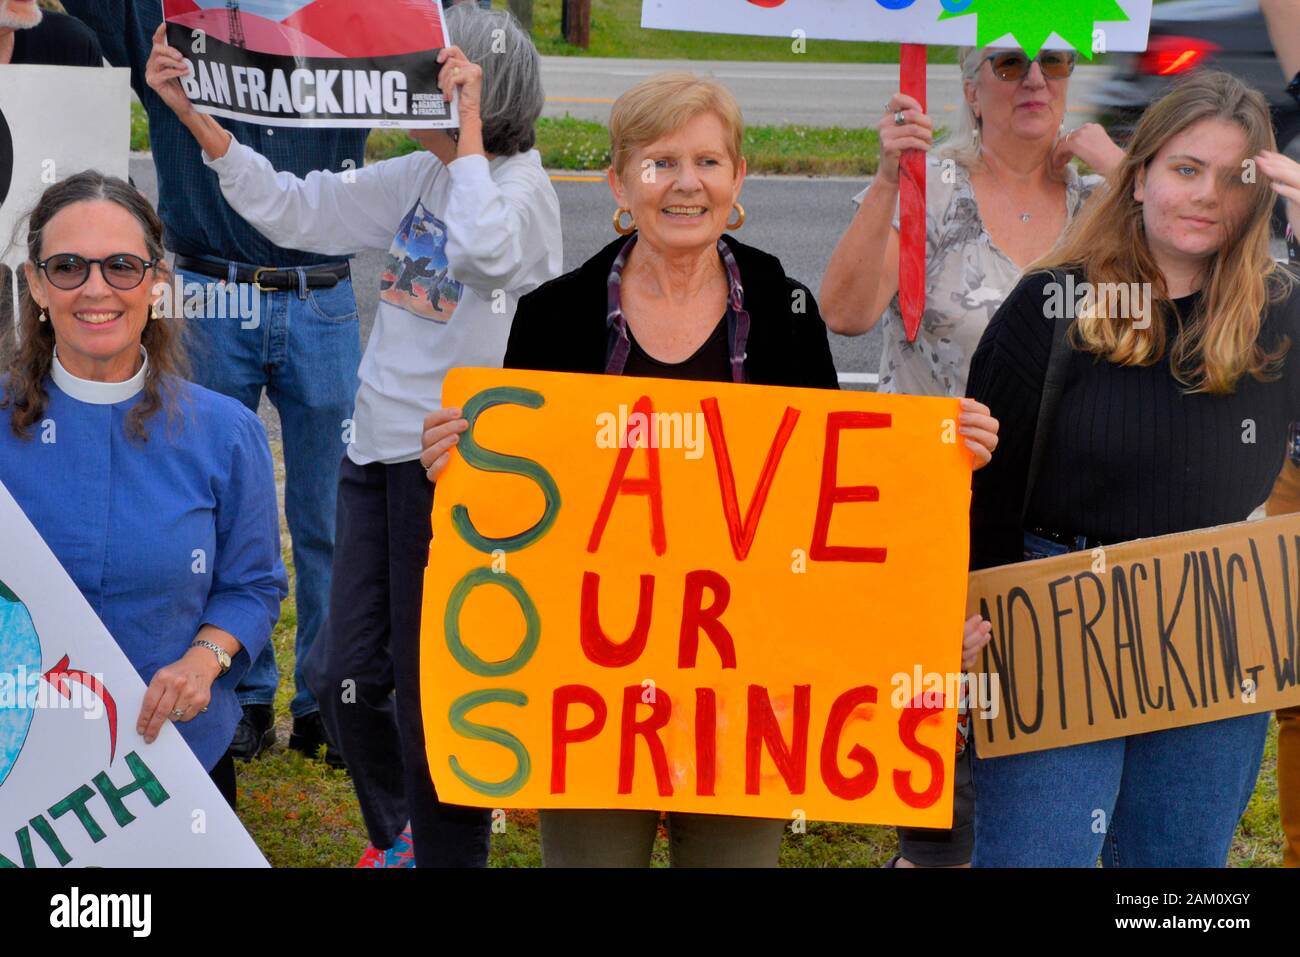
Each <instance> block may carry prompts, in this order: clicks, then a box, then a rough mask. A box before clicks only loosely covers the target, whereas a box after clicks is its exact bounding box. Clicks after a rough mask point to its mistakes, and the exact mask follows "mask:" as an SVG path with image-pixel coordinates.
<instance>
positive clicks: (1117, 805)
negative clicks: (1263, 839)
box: [972, 533, 1269, 867]
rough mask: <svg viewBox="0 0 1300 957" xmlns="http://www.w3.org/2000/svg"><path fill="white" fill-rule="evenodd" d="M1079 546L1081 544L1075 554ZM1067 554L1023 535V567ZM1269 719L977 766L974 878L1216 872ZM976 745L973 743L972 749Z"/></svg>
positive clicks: (1251, 782)
mask: <svg viewBox="0 0 1300 957" xmlns="http://www.w3.org/2000/svg"><path fill="white" fill-rule="evenodd" d="M1082 546H1083V543H1079V547H1082ZM1073 550H1075V549H1071V548H1067V547H1066V546H1064V545H1059V544H1057V543H1055V542H1051V541H1048V540H1046V539H1042V538H1039V537H1038V536H1035V535H1031V534H1029V533H1026V535H1025V558H1026V559H1027V560H1028V559H1033V558H1042V557H1046V556H1048V555H1053V554H1062V553H1064V552H1067V551H1073ZM1268 718H1269V716H1268V714H1267V713H1264V714H1252V715H1246V716H1245V717H1241V718H1227V719H1224V720H1221V721H1208V722H1205V723H1204V724H1195V725H1188V726H1185V727H1181V728H1171V729H1169V730H1167V731H1152V732H1148V733H1146V734H1134V735H1129V736H1128V737H1124V738H1112V739H1111V740H1109V741H1093V742H1089V743H1087V744H1076V745H1072V746H1070V747H1064V748H1050V749H1048V750H1046V751H1035V752H1032V753H1030V754H1016V755H1009V756H1007V757H1001V758H987V759H980V757H979V755H978V747H977V748H976V751H977V753H976V756H975V759H974V765H973V772H974V778H975V856H974V858H973V863H974V865H975V866H976V867H1094V866H1096V863H1097V857H1098V855H1100V856H1101V859H1102V863H1103V864H1104V865H1105V866H1107V867H1222V866H1224V864H1225V863H1226V862H1227V859H1228V850H1229V848H1230V847H1231V845H1232V836H1233V834H1234V833H1235V832H1236V829H1237V822H1238V821H1239V820H1240V819H1241V815H1242V814H1243V813H1244V812H1245V810H1246V805H1247V804H1248V803H1249V802H1250V795H1251V793H1252V792H1253V791H1254V789H1255V778H1256V776H1257V775H1258V774H1259V765H1260V760H1261V759H1262V758H1263V754H1264V737H1265V733H1266V732H1267V730H1268ZM972 743H973V742H972Z"/></svg>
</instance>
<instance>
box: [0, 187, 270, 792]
mask: <svg viewBox="0 0 1300 957" xmlns="http://www.w3.org/2000/svg"><path fill="white" fill-rule="evenodd" d="M27 246H28V260H29V261H28V262H27V263H26V266H25V270H26V275H27V285H26V287H25V288H24V289H23V292H22V298H21V301H20V303H19V309H20V315H19V320H18V332H19V339H18V341H17V343H16V344H15V343H12V342H11V343H8V344H6V347H5V348H4V349H3V350H0V353H2V354H3V355H4V356H5V357H6V361H5V364H4V368H3V371H2V372H0V410H3V411H5V412H7V413H8V415H7V419H8V422H7V423H3V426H7V427H0V483H3V485H4V486H5V488H7V489H8V490H9V493H10V494H11V495H12V496H13V497H14V499H15V501H17V503H18V505H19V507H20V508H22V510H23V511H24V512H25V513H26V515H27V517H28V518H29V519H30V520H31V522H32V524H33V525H34V526H35V527H36V530H37V531H38V532H39V533H40V535H41V537H42V538H43V539H44V540H45V542H46V544H47V545H49V547H50V549H51V551H53V552H54V555H55V557H56V558H57V559H58V560H59V563H60V564H61V565H62V566H63V568H64V570H65V571H66V572H67V573H68V575H69V577H71V578H72V580H73V582H75V583H76V585H77V587H78V589H80V591H81V593H82V595H83V596H85V598H86V601H87V602H89V604H90V607H91V608H92V609H93V610H94V612H95V614H97V615H98V616H99V618H100V620H101V621H103V623H104V626H105V627H106V628H107V629H108V631H109V634H111V635H112V636H113V638H114V639H115V640H116V641H117V643H118V645H119V646H120V647H121V649H122V651H123V653H125V655H126V657H127V659H128V660H129V661H130V662H131V664H132V665H133V666H134V667H135V669H136V671H137V672H139V674H140V677H141V678H142V679H143V680H144V681H145V682H146V683H147V685H148V690H147V691H146V692H145V695H144V700H143V703H142V705H141V707H140V709H139V711H138V712H135V713H133V714H126V713H123V715H122V720H123V721H128V720H134V722H135V728H136V731H137V733H139V734H141V735H142V736H143V737H144V740H145V741H146V742H148V743H151V742H152V741H154V739H156V738H157V736H158V734H159V732H160V731H161V730H162V727H163V724H164V723H165V722H167V721H172V722H175V723H176V727H177V729H178V730H179V731H180V734H181V736H182V737H183V738H184V739H185V741H186V742H187V743H188V744H189V746H190V748H191V750H193V752H194V754H195V756H196V757H197V758H198V759H199V761H200V762H201V763H202V764H203V767H204V768H205V769H206V770H207V771H208V772H209V773H210V774H211V775H212V779H213V781H214V782H215V783H216V785H217V787H218V789H219V790H220V791H221V793H222V795H223V796H224V797H225V798H226V800H227V801H228V802H229V803H230V804H231V806H232V807H233V806H234V803H235V765H234V761H233V760H232V759H231V757H230V755H229V754H228V753H227V751H228V749H229V747H230V742H231V739H232V738H233V737H234V733H235V726H236V725H237V724H238V723H239V718H240V715H241V713H242V712H241V709H240V707H239V702H238V701H237V700H236V697H235V685H236V684H237V682H238V681H239V678H240V676H241V675H242V674H243V673H244V672H245V671H247V670H248V666H249V664H250V663H251V661H252V660H253V658H254V657H256V656H257V654H258V653H259V652H260V651H261V650H262V648H264V647H265V646H266V642H267V641H268V640H269V639H270V637H271V630H272V629H273V628H274V626H275V622H276V620H277V619H278V618H279V615H280V601H281V600H282V599H283V598H284V596H285V595H286V594H287V593H288V582H287V579H286V575H285V569H284V565H283V564H282V563H281V561H280V526H279V522H278V521H277V518H276V503H275V473H274V469H273V467H272V464H271V454H270V449H269V448H268V446H267V441H266V432H265V431H264V430H263V428H262V424H261V422H259V421H258V419H257V416H255V415H254V414H253V413H251V412H249V411H248V410H247V409H245V408H244V407H243V406H242V405H241V404H240V403H238V402H236V401H235V400H233V399H229V398H226V397H225V396H223V395H218V394H217V393H215V392H209V391H208V390H206V389H203V388H200V387H199V386H196V385H193V384H191V383H189V382H187V381H185V362H184V356H185V353H184V349H183V346H182V343H181V339H182V336H181V332H182V327H181V326H179V325H178V322H179V319H178V318H164V317H162V316H160V315H159V314H158V309H157V303H156V300H157V299H158V298H159V291H158V287H159V284H160V283H161V284H163V286H164V288H165V283H166V280H167V266H166V264H165V263H164V262H163V245H162V223H161V222H160V221H159V219H158V217H157V215H156V214H155V213H154V211H153V209H152V208H151V207H150V205H149V202H148V200H146V199H145V198H144V197H143V196H141V195H140V193H139V192H137V191H136V189H135V188H134V187H132V186H130V185H128V184H127V183H125V182H123V181H122V180H120V179H115V178H112V177H105V176H103V175H101V174H99V173H96V172H93V171H91V172H85V173H78V174H77V175H75V176H71V177H69V178H67V179H65V180H63V181H62V182H60V183H57V184H56V185H54V186H51V187H50V188H49V189H47V190H46V191H45V193H44V194H43V195H42V196H41V199H40V201H39V202H38V203H37V205H36V208H35V210H33V212H32V214H31V217H30V221H29V228H28V240H27ZM75 664H76V663H75V662H74V665H75ZM91 664H93V663H91ZM86 666H87V665H86V663H82V667H86ZM132 710H133V711H134V709H132Z"/></svg>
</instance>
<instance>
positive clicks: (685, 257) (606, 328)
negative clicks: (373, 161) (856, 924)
mask: <svg viewBox="0 0 1300 957" xmlns="http://www.w3.org/2000/svg"><path fill="white" fill-rule="evenodd" d="M609 128H610V141H611V157H612V160H613V164H612V166H611V167H610V169H609V172H608V177H609V185H610V189H611V191H612V192H613V194H614V198H615V200H616V201H617V202H618V209H617V211H616V212H615V214H614V226H615V229H616V230H617V232H618V233H619V236H618V237H617V238H615V239H614V240H613V241H612V242H611V243H609V244H608V245H607V246H606V247H605V248H604V249H602V250H601V251H600V252H598V253H597V254H596V255H595V256H593V257H592V258H591V259H589V260H588V261H587V262H586V263H584V264H583V265H582V266H580V267H578V269H576V270H574V271H573V272H570V273H568V274H567V275H565V276H562V277H560V278H559V279H556V280H554V281H553V282H550V283H547V284H546V285H545V286H543V287H542V288H541V289H538V290H537V291H536V292H533V293H530V294H529V295H527V296H525V297H524V298H523V300H521V301H520V303H519V309H518V312H517V313H516V315H515V321H514V325H513V327H512V328H511V330H510V345H509V347H508V349H507V350H506V359H505V365H506V367H507V368H514V369H535V370H543V371H551V372H577V373H604V374H606V375H630V376H651V377H655V378H665V379H690V380H700V381H710V382H748V383H755V384H759V385H775V386H795V387H804V388H822V389H836V388H838V387H839V383H838V377H837V375H836V372H835V365H834V363H833V361H832V359H831V352H830V346H829V344H828V342H827V338H826V327H825V325H824V324H823V322H822V319H821V315H820V314H819V312H818V309H817V304H816V300H815V299H814V297H813V295H812V293H811V292H810V291H809V290H808V289H807V288H806V287H805V286H803V285H802V284H800V283H799V282H798V281H796V280H795V279H792V278H790V277H788V276H787V275H786V273H785V270H784V269H783V268H782V266H781V263H780V261H779V260H778V259H777V258H776V257H774V256H772V255H771V254H769V253H766V252H763V251H762V250H759V249H756V248H754V247H752V246H748V245H745V244H744V243H741V242H739V241H738V240H736V239H735V238H734V237H732V236H729V235H725V231H726V230H728V229H730V230H732V231H736V230H739V229H740V228H741V227H742V226H744V224H745V210H744V208H743V207H742V206H741V205H740V203H739V198H740V191H741V187H742V186H743V184H744V179H745V165H746V164H745V159H744V157H743V156H742V154H741V144H742V141H743V138H744V119H743V117H742V116H741V112H740V107H739V105H738V104H737V103H736V100H735V98H734V97H733V96H732V95H731V93H730V92H729V91H728V90H727V89H726V88H725V87H723V86H722V85H721V84H719V83H717V82H715V81H713V80H706V79H700V78H698V77H696V76H694V75H693V74H690V73H665V74H660V75H658V76H654V77H651V78H649V79H647V80H645V81H644V82H642V83H640V84H638V85H637V86H636V87H634V88H633V89H631V90H629V91H628V92H626V93H624V94H623V95H622V96H621V97H619V99H618V101H617V102H616V103H615V104H614V107H613V110H612V112H611V114H610V124H609ZM651 166H653V168H654V169H655V171H656V175H655V176H654V177H653V178H652V179H651V180H650V181H647V180H646V178H645V177H643V176H642V175H641V170H643V169H647V168H650V167H651ZM625 220H626V221H625ZM797 292H801V293H802V294H803V295H802V296H801V297H797V298H798V300H799V302H801V303H805V304H806V308H804V309H799V308H797V307H796V306H795V305H794V302H795V299H796V296H795V295H794V294H795V293H797ZM556 316H564V317H565V319H564V327H563V334H562V335H557V334H556V326H555V317H556ZM962 403H963V411H962V413H961V431H962V434H963V435H964V436H965V437H966V439H965V441H966V444H967V445H968V446H970V447H971V449H972V451H973V452H974V454H975V459H976V467H978V466H979V465H980V464H983V463H984V462H987V461H988V459H989V456H990V454H991V452H992V449H993V447H994V445H995V444H996V432H997V423H996V422H995V421H994V420H993V419H991V418H990V417H989V416H988V415H987V412H988V410H987V409H985V408H984V407H983V406H981V405H979V404H978V403H972V402H970V401H969V400H965V399H963V400H962ZM466 427H467V423H466V421H465V419H464V418H463V417H462V416H461V410H459V409H440V410H438V411H436V412H433V413H431V414H430V415H429V416H428V417H427V418H426V420H425V429H426V431H425V434H424V454H423V457H422V458H421V462H422V464H424V465H425V466H426V467H428V470H429V476H430V478H431V479H434V478H436V476H437V475H438V474H439V473H440V472H441V470H442V469H443V468H444V467H445V466H446V463H447V460H448V457H449V455H450V450H451V449H452V447H454V446H455V444H456V442H457V441H458V436H459V435H460V434H461V433H462V432H463V431H464V430H465V428H466ZM976 623H978V619H976V620H974V622H973V623H968V627H967V628H966V630H965V634H964V636H963V642H964V644H963V650H964V657H966V658H968V659H969V660H970V662H971V663H972V664H973V663H974V656H975V654H976V653H977V652H978V650H979V649H980V648H981V647H983V644H984V642H985V641H986V640H987V633H985V632H979V631H976V630H975V628H974V624H976ZM540 821H541V840H542V862H543V864H544V866H547V867H570V866H573V867H593V866H618V867H644V866H647V865H648V864H649V861H650V853H651V849H652V847H653V845H654V841H655V834H656V831H657V828H658V824H659V812H657V811H621V810H588V811H574V810H544V811H542V812H541V814H540ZM784 829H785V822H784V821H779V820H764V819H756V818H746V817H732V816H724V815H710V814H690V813H680V812H675V811H674V812H672V813H670V814H669V815H668V830H669V838H670V850H671V855H672V861H673V864H674V865H675V866H685V867H693V866H695V867H699V866H703V867H709V866H712V867H753V866H759V867H774V866H776V864H777V859H778V853H779V851H780V847H781V835H782V833H783V832H784Z"/></svg>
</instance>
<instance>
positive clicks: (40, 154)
mask: <svg viewBox="0 0 1300 957" xmlns="http://www.w3.org/2000/svg"><path fill="white" fill-rule="evenodd" d="M51 104H58V106H57V108H56V109H52V107H51ZM130 149H131V71H130V70H126V69H108V68H100V67H87V66H25V65H24V66H14V65H12V64H10V65H7V66H0V262H3V263H4V264H5V265H6V266H16V265H18V264H19V263H21V262H22V261H23V260H25V259H26V258H27V230H26V228H22V229H21V230H20V229H18V227H19V224H20V222H21V221H22V220H23V219H24V218H25V217H26V216H27V214H28V213H30V212H31V210H32V207H33V206H35V205H36V201H37V200H38V199H40V197H41V193H43V192H45V190H46V189H48V188H49V187H50V186H52V185H53V184H54V183H57V182H59V181H60V180H64V179H67V178H68V177H69V176H71V175H72V174H73V173H80V172H81V171H83V170H87V169H97V170H99V171H100V172H101V173H105V174H108V175H111V176H119V177H121V178H122V179H126V177H127V172H128V169H127V164H128V161H129V160H130ZM11 240H12V244H11ZM0 295H4V296H8V295H10V291H9V290H7V289H5V290H0Z"/></svg>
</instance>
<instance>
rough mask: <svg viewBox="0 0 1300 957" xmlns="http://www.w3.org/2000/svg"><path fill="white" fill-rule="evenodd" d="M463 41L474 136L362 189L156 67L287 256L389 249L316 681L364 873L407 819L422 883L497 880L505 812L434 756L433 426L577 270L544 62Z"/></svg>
mask: <svg viewBox="0 0 1300 957" xmlns="http://www.w3.org/2000/svg"><path fill="white" fill-rule="evenodd" d="M447 25H448V27H449V29H450V30H451V31H452V33H451V35H452V36H453V37H456V38H457V39H458V40H459V41H460V43H461V44H462V46H461V47H454V46H453V47H448V48H446V49H445V50H443V51H442V52H441V53H439V54H438V58H439V62H440V63H441V65H442V66H441V72H440V74H439V84H440V86H441V87H442V90H443V92H444V93H445V94H446V95H447V96H451V95H452V94H453V93H458V95H459V106H460V123H461V125H460V130H459V133H458V135H457V136H455V137H453V136H452V135H450V134H449V133H448V132H447V131H445V130H426V131H416V132H414V133H413V135H414V137H415V138H416V140H417V141H418V142H419V143H420V144H421V145H422V146H424V147H425V149H424V150H421V151H419V152H416V153H412V154H410V155H407V156H403V157H399V158H396V159H391V160H387V161H384V162H381V163H376V164H374V165H373V166H370V167H367V168H366V169H364V170H358V171H356V172H355V173H352V174H347V175H345V174H340V173H336V172H330V171H321V172H314V173H311V174H310V175H308V176H307V177H306V178H305V179H300V178H298V177H297V176H295V175H293V174H292V173H289V172H278V173H277V172H276V170H275V168H274V167H273V166H272V165H271V163H270V162H268V161H267V159H266V158H264V157H262V156H260V155H259V154H258V153H256V152H255V151H253V150H252V149H250V148H248V147H246V146H242V145H240V144H239V143H236V142H235V141H234V140H233V138H232V137H230V135H229V134H227V133H226V132H225V131H224V130H223V129H222V128H221V127H220V126H219V125H217V123H216V122H214V121H213V120H212V119H211V118H210V117H208V116H205V115H204V114H201V113H198V112H197V111H195V110H194V109H193V108H192V107H191V106H190V103H189V100H187V99H186V97H185V94H184V91H183V90H182V89H181V88H180V85H179V80H178V78H179V77H181V76H183V75H185V73H186V71H187V68H186V66H185V63H184V60H183V58H182V57H181V56H180V54H179V52H178V51H176V50H174V49H172V48H171V47H169V46H167V45H166V43H165V41H164V38H162V37H161V36H160V37H159V38H158V44H157V45H156V46H155V47H154V53H153V57H152V59H151V60H150V68H149V82H150V84H151V85H152V86H153V87H154V89H156V90H157V91H158V93H159V95H160V96H161V97H162V98H163V100H164V101H165V102H166V103H167V104H168V105H169V106H170V107H171V108H173V109H175V110H176V111H177V113H178V115H179V117H180V119H181V122H182V123H183V124H184V125H185V126H186V127H187V128H188V129H189V130H190V131H192V132H193V134H194V136H195V137H196V138H197V140H198V142H199V144H200V145H201V146H202V148H203V151H204V153H205V154H206V158H205V162H207V163H208V164H209V165H210V166H211V167H212V169H213V170H214V171H215V172H216V173H217V175H218V177H219V179H220V184H221V189H222V191H223V192H224V193H225V196H226V198H227V199H228V200H229V201H230V203H231V204H232V205H233V206H234V208H235V209H236V210H237V211H238V212H239V213H240V214H241V215H243V216H244V217H245V218H246V219H247V220H248V221H249V222H251V223H253V224H254V225H255V226H256V227H257V228H258V229H259V230H261V231H262V232H263V233H264V234H265V235H266V236H267V237H268V238H269V239H270V240H272V241H273V242H277V243H284V244H293V245H296V246H301V247H302V248H305V249H309V250H314V251H317V252H321V253H326V254H330V255H346V254H348V253H351V252H353V251H355V250H358V249H387V250H389V258H388V264H387V267H386V269H385V272H384V275H383V277H382V278H381V282H380V296H379V310H378V313H377V314H376V317H375V325H374V330H373V331H372V332H371V335H370V340H369V343H368V345H367V347H366V354H365V357H364V359H363V361H362V364H361V388H360V391H359V392H358V393H357V401H356V406H357V411H356V419H355V423H354V428H353V434H352V441H351V442H350V443H349V445H348V448H347V454H346V455H345V456H344V457H343V461H342V464H341V466H340V471H339V484H338V502H339V505H338V509H339V533H338V543H337V547H336V550H335V561H334V584H333V588H332V592H331V599H330V612H329V617H328V619H327V621H326V624H325V627H324V628H323V630H322V634H321V638H320V640H319V641H318V643H317V646H316V647H315V648H313V650H312V654H311V657H310V658H309V660H308V662H307V663H306V672H305V673H306V675H307V680H308V681H309V683H310V684H311V687H312V688H313V689H314V690H315V692H316V695H317V698H318V700H319V701H320V702H321V707H322V714H323V715H324V716H325V720H326V722H327V723H328V726H329V730H330V733H331V735H332V736H333V738H334V740H335V741H336V742H337V743H338V745H339V747H340V749H341V750H342V752H343V757H344V760H345V761H346V762H347V766H348V769H349V771H350V772H351V774H352V780H353V783H354V785H355V786H356V790H357V797H358V799H359V801H360V803H361V809H362V814H363V816H364V818H365V821H366V827H367V831H368V832H369V836H370V841H371V845H372V850H373V853H371V851H368V852H367V855H368V856H367V857H366V858H363V862H362V863H363V864H366V863H374V862H375V861H374V859H375V858H376V857H379V858H381V859H382V863H383V864H385V865H395V866H400V865H401V864H403V863H408V864H409V863H410V853H409V851H408V849H407V848H406V847H405V841H406V839H405V838H404V837H403V836H402V834H403V830H404V828H405V826H406V824H407V822H408V820H409V822H410V835H411V837H410V840H411V841H412V842H413V845H414V857H415V863H416V865H418V866H439V865H441V866H452V865H465V866H482V865H485V864H486V863H487V853H488V842H489V836H490V816H489V811H487V810H483V809H480V808H465V807H455V806H451V805H445V804H441V803H440V802H439V801H438V798H437V794H436V793H435V791H434V788H433V784H432V782H431V780H430V775H429V767H428V760H427V758H426V756H425V749H424V734H423V725H422V723H421V718H420V680H419V667H418V664H419V643H420V612H421V597H422V594H423V586H424V570H425V566H426V565H427V563H428V556H429V542H430V538H431V534H432V529H431V526H430V523H429V513H430V510H431V508H432V502H433V488H432V486H431V485H430V484H429V482H428V481H427V480H426V478H425V470H424V468H423V467H422V466H421V465H420V463H419V458H420V451H421V447H420V420H421V417H422V414H423V412H424V410H425V409H426V408H428V406H429V404H430V403H436V402H437V401H438V396H439V394H440V391H441V388H442V379H443V376H444V375H445V374H446V372H447V370H449V369H451V368H454V367H456V366H500V365H501V359H502V356H503V355H504V353H505V348H506V340H507V336H508V335H509V330H510V320H511V317H512V316H513V315H514V311H515V305H516V303H517V302H518V300H519V297H520V296H522V295H524V294H525V293H527V292H529V291H530V290H533V289H535V288H536V287H537V286H539V285H541V284H542V283H543V282H546V281H547V280H549V279H551V278H553V277H555V276H556V275H558V274H559V273H560V270H561V268H562V266H563V261H564V260H563V255H562V243H563V237H562V235H561V231H560V204H559V199H558V198H557V197H556V195H555V189H554V187H553V186H552V185H551V181H550V178H549V177H548V176H547V173H546V171H545V169H543V168H542V162H541V156H540V154H539V153H538V152H537V151H536V150H535V149H534V148H533V146H534V143H535V140H536V134H535V125H536V122H537V118H538V117H539V116H540V115H541V111H542V106H543V104H544V102H545V97H544V95H543V92H542V85H541V60H540V57H539V56H538V54H537V50H536V48H534V46H533V44H532V41H531V40H530V39H529V38H528V36H527V35H526V34H525V33H524V32H523V31H522V30H521V29H520V28H519V25H518V24H517V23H516V22H515V21H514V19H513V18H512V17H511V16H510V15H509V14H508V13H506V12H504V11H483V10H480V9H478V8H477V7H475V6H473V5H470V4H462V5H459V6H456V7H453V8H452V9H450V10H448V11H447ZM502 48H504V49H502ZM462 51H463V52H462ZM329 467H330V469H332V468H333V467H334V464H333V463H332V462H331V463H330V464H329ZM349 682H350V683H351V684H350V685H349V684H348V683H349ZM348 687H350V688H351V689H352V691H353V695H354V700H349V701H345V700H344V695H343V691H344V690H345V688H348ZM394 688H396V691H397V695H396V709H395V710H394V705H393V702H392V699H391V692H392V691H393V690H394ZM399 729H400V734H399Z"/></svg>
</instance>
